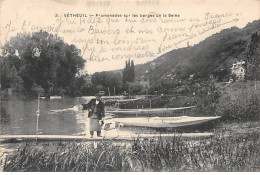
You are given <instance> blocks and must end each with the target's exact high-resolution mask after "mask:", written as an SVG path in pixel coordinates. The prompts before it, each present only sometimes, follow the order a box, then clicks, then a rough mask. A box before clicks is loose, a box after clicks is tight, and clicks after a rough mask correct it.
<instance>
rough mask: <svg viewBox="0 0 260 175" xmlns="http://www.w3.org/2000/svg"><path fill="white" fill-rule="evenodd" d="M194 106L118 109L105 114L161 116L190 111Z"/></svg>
mask: <svg viewBox="0 0 260 175" xmlns="http://www.w3.org/2000/svg"><path fill="white" fill-rule="evenodd" d="M192 108H196V106H188V107H181V108H150V109H119V110H116V111H107V113H111V114H115V115H119V116H129V115H131V116H136V115H147V114H162V113H170V112H173V111H177V110H183V109H192Z"/></svg>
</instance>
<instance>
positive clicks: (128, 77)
mask: <svg viewBox="0 0 260 175" xmlns="http://www.w3.org/2000/svg"><path fill="white" fill-rule="evenodd" d="M134 79H135V73H134V61H133V60H132V61H130V59H129V60H128V61H126V65H125V68H124V70H123V86H124V88H126V87H125V86H126V83H127V82H134Z"/></svg>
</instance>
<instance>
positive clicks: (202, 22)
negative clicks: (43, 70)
mask: <svg viewBox="0 0 260 175" xmlns="http://www.w3.org/2000/svg"><path fill="white" fill-rule="evenodd" d="M0 10H1V11H0V24H1V25H0V35H1V45H3V44H4V43H5V42H6V41H8V40H9V39H10V37H14V36H16V35H17V33H19V32H22V33H23V32H27V33H32V32H36V31H38V30H39V29H42V30H47V31H48V32H49V33H53V34H58V36H60V37H62V38H63V39H64V41H65V42H66V43H68V44H74V45H76V47H78V48H79V49H81V55H82V57H83V58H84V59H85V60H87V62H86V66H85V71H86V72H88V73H94V72H100V71H107V70H116V69H122V68H124V66H125V61H126V60H128V59H129V58H130V59H131V60H134V63H135V64H141V63H145V62H148V61H152V60H153V59H155V58H157V57H159V56H161V55H163V54H164V53H166V52H169V51H171V50H173V49H178V48H182V47H188V46H192V45H194V44H198V43H199V42H200V41H202V40H204V39H205V38H207V37H209V36H211V35H212V34H215V33H218V32H220V31H221V30H223V29H227V28H230V27H232V26H237V27H239V28H243V27H245V26H246V24H248V23H249V22H252V21H254V20H259V17H260V1H258V0H229V1H225V0H219V1H213V0H191V1H188V0H165V1H158V0H138V1H130V0H125V1H123V0H118V1H108V0H102V1H94V0H85V1H84V0H83V1H82V0H81V1H80V0H45V1H42V0H2V1H1V6H0ZM73 15H74V16H73ZM77 15H78V16H77ZM91 15H92V16H91ZM102 15H104V16H102ZM107 15H110V16H109V17H108V16H107ZM111 15H114V16H111ZM148 15H149V16H148ZM172 59H174V58H172Z"/></svg>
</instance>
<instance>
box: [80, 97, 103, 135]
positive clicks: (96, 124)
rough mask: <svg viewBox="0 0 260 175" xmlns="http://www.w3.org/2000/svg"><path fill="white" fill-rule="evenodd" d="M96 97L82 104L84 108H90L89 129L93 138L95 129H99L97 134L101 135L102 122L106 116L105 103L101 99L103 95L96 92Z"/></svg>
mask: <svg viewBox="0 0 260 175" xmlns="http://www.w3.org/2000/svg"><path fill="white" fill-rule="evenodd" d="M95 96H96V99H91V100H90V101H89V103H88V104H82V105H83V110H89V113H88V118H89V130H90V136H91V138H93V135H94V131H97V136H98V137H102V136H101V125H100V122H103V121H102V118H103V117H104V116H105V105H104V103H103V102H102V101H101V95H100V94H99V93H97V94H95Z"/></svg>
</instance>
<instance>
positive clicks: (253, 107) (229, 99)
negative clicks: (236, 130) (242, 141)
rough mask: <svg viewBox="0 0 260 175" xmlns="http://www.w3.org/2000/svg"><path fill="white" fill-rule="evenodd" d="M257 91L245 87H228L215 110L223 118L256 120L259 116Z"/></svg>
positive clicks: (259, 101)
mask: <svg viewBox="0 0 260 175" xmlns="http://www.w3.org/2000/svg"><path fill="white" fill-rule="evenodd" d="M259 95H260V94H259V93H256V92H255V91H250V90H249V89H247V88H240V89H237V90H234V89H232V88H231V89H229V90H227V91H226V93H225V94H224V95H222V97H221V98H220V100H219V103H218V105H217V112H218V113H219V114H221V115H222V119H223V120H229V121H231V120H238V121H247V120H257V119H259V118H260V99H259V97H260V96H259Z"/></svg>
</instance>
